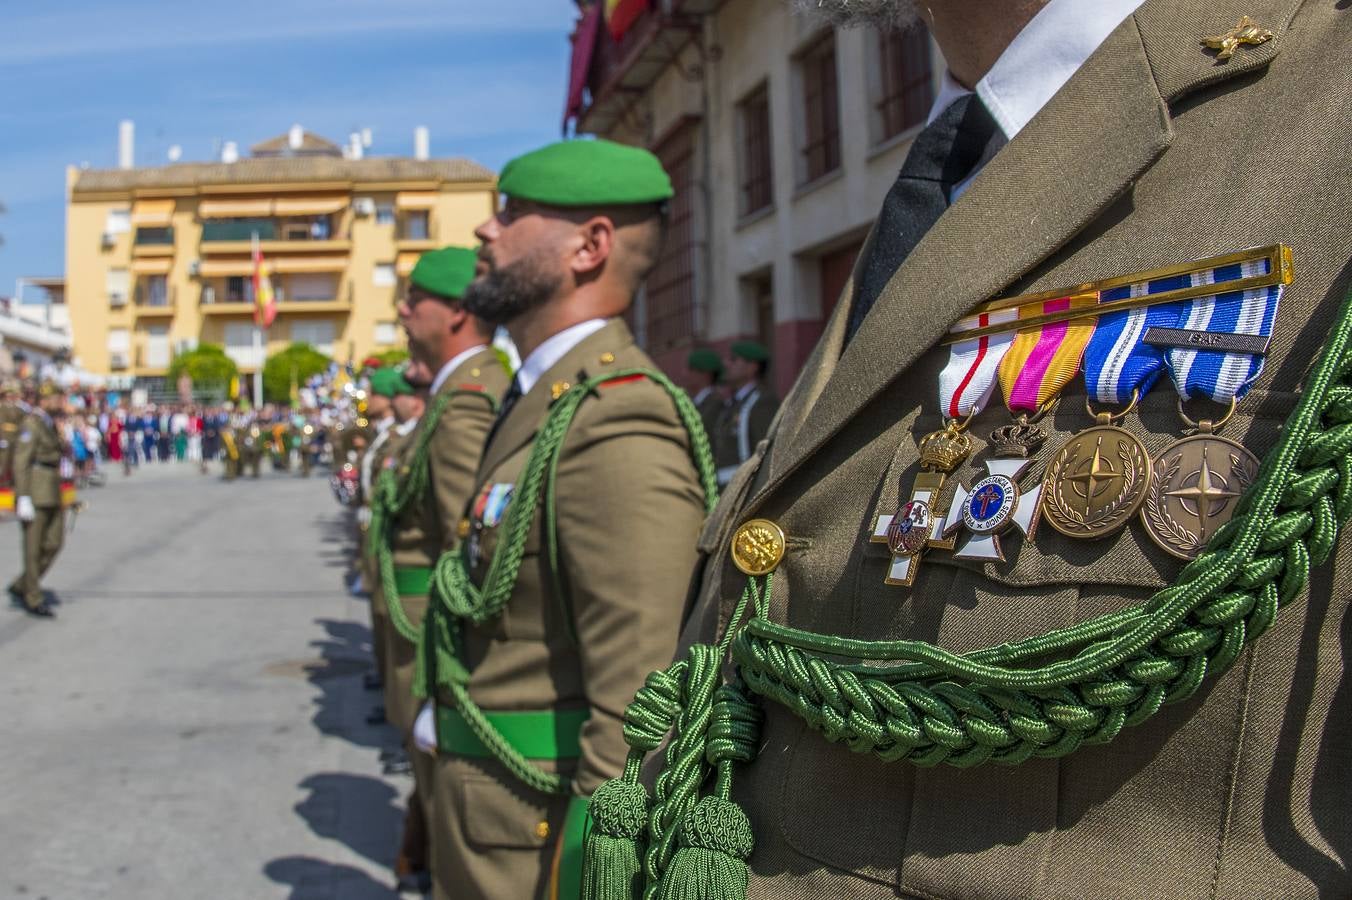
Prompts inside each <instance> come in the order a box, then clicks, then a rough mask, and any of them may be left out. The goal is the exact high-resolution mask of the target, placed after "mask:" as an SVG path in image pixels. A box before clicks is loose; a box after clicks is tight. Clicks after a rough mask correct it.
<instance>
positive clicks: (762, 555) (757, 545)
mask: <svg viewBox="0 0 1352 900" xmlns="http://www.w3.org/2000/svg"><path fill="white" fill-rule="evenodd" d="M731 550H732V564H733V565H735V566H736V567H737V568H738V569H739V570H741V572H742V573H743V574H745V575H768V574H770V573H771V572H773V571H774V570H775V568H776V567H777V566H778V565H779V561H780V560H781V559H783V558H784V530H783V529H782V528H780V527H779V526H778V525H776V524H775V523H774V522H771V521H770V520H769V519H752V520H751V521H749V522H745V523H743V524H742V527H740V528H738V529H737V532H736V533H735V534H734V535H733V536H732V548H731Z"/></svg>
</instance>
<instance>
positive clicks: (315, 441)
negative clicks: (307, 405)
mask: <svg viewBox="0 0 1352 900" xmlns="http://www.w3.org/2000/svg"><path fill="white" fill-rule="evenodd" d="M339 425H340V426H341V427H339V426H335V431H334V434H333V440H334V442H335V446H334V447H333V448H331V449H330V450H326V449H325V447H326V445H327V443H328V441H329V437H330V436H329V432H328V429H327V428H326V427H325V425H324V423H323V420H322V419H321V417H319V416H318V415H317V414H315V413H314V412H297V413H295V414H292V412H291V411H290V410H288V409H286V408H274V407H265V408H264V409H263V410H262V411H261V412H259V413H258V414H256V415H255V414H254V413H252V412H249V411H243V410H241V411H237V412H230V413H229V414H228V416H227V418H226V419H225V420H224V421H223V422H221V423H219V424H218V425H217V426H216V430H217V434H218V435H219V438H218V439H219V441H220V446H221V463H222V467H223V474H224V476H225V480H226V481H233V480H235V479H236V478H239V477H240V476H241V475H246V474H247V475H249V476H250V477H252V478H257V477H259V473H260V472H261V470H262V464H263V459H264V458H265V457H266V458H268V459H269V460H270V461H271V465H272V468H273V470H274V471H280V472H289V471H291V469H292V466H293V465H296V464H298V465H299V468H300V474H301V476H302V477H309V475H310V473H311V472H312V471H313V470H314V467H315V465H316V464H317V463H318V462H319V461H320V459H321V457H323V456H324V455H325V454H326V453H329V452H332V453H336V454H338V455H339V456H340V457H342V458H346V453H347V451H348V450H349V449H351V448H350V446H349V444H350V442H351V437H352V435H354V434H356V433H358V432H359V431H360V429H361V428H363V427H364V423H354V424H353V426H352V427H348V426H346V425H344V424H343V423H339Z"/></svg>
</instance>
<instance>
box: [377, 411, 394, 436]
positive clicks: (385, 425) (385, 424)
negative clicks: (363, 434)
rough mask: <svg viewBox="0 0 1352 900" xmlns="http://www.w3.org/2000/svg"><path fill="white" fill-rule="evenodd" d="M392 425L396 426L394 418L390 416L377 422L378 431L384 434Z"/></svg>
mask: <svg viewBox="0 0 1352 900" xmlns="http://www.w3.org/2000/svg"><path fill="white" fill-rule="evenodd" d="M392 425H394V416H393V415H388V416H386V417H385V418H383V419H381V420H379V421H378V422H376V431H378V432H380V433H382V434H383V433H384V432H386V431H389V430H390V426H392Z"/></svg>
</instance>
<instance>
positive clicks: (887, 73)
mask: <svg viewBox="0 0 1352 900" xmlns="http://www.w3.org/2000/svg"><path fill="white" fill-rule="evenodd" d="M877 46H878V51H877V52H878V61H877V65H876V66H874V67H873V69H874V71H875V73H876V75H875V76H874V78H873V79H872V80H873V87H874V101H873V109H874V143H882V142H883V141H886V140H890V139H891V138H894V137H896V136H897V135H899V134H901V133H902V132H903V131H907V130H909V129H911V128H915V127H917V126H919V125H923V124H925V119H926V117H927V116H928V115H929V110H930V105H931V104H932V103H933V102H934V77H933V73H932V71H931V69H930V42H929V32H928V31H927V30H925V28H924V27H923V26H917V27H916V28H914V29H911V30H910V31H905V32H896V31H882V32H879V33H878V42H877Z"/></svg>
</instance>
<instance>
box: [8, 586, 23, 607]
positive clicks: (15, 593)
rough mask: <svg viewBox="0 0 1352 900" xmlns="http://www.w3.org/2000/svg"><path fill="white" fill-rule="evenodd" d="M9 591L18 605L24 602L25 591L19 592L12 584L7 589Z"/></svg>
mask: <svg viewBox="0 0 1352 900" xmlns="http://www.w3.org/2000/svg"><path fill="white" fill-rule="evenodd" d="M7 590H8V591H9V596H10V597H11V598H13V599H14V601H15V602H16V603H22V602H23V591H21V590H19V589H18V588H17V587H16V586H14V585H12V584H11V585H10V586H9V587H8V588H7Z"/></svg>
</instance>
